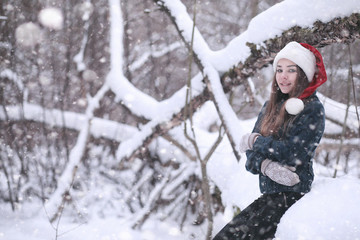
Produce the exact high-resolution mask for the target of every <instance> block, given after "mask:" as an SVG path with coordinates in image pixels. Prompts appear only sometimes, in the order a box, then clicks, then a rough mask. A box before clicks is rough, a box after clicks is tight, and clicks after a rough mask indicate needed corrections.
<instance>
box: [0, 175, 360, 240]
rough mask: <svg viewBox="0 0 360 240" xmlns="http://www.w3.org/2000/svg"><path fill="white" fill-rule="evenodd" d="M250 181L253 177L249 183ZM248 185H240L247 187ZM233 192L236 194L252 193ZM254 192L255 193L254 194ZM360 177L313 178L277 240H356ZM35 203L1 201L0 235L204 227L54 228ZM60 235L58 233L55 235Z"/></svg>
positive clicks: (146, 236) (200, 231) (75, 235)
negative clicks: (38, 212)
mask: <svg viewBox="0 0 360 240" xmlns="http://www.w3.org/2000/svg"><path fill="white" fill-rule="evenodd" d="M248 183H249V185H250V186H251V185H253V184H254V183H253V182H248ZM245 185H247V184H243V186H245ZM243 193H244V192H241V191H239V192H236V193H235V194H234V196H235V197H234V199H235V198H236V197H237V198H238V199H240V198H241V196H242V197H243V199H248V200H251V199H250V198H249V196H252V195H251V194H250V195H245V194H243ZM253 196H254V195H253ZM359 199H360V181H359V180H358V179H355V178H349V177H343V178H337V179H332V178H319V177H318V178H317V180H316V181H315V182H314V185H313V189H312V191H311V192H310V193H309V194H307V195H306V196H304V197H303V198H302V199H301V200H300V201H299V202H297V203H296V204H295V205H294V206H293V207H291V208H290V209H289V210H288V212H287V213H286V214H285V215H284V217H283V218H282V220H281V222H280V225H279V227H278V231H277V234H276V239H278V240H284V239H285V240H292V239H294V240H307V239H309V240H337V239H339V240H346V239H348V240H356V239H360V207H359ZM38 208H39V206H23V207H22V208H21V210H20V211H18V212H16V213H13V212H12V211H11V209H10V206H9V205H0V212H1V219H0V239H4V240H23V239H27V240H49V239H62V240H74V239H87V240H162V239H164V240H180V239H181V240H184V239H204V236H205V232H206V231H205V226H200V227H199V226H197V227H196V226H192V225H191V224H190V223H189V224H188V225H187V226H185V227H184V229H183V231H182V232H180V230H179V227H178V225H176V224H175V223H171V222H168V221H167V222H160V221H157V220H149V221H147V222H146V223H145V225H144V226H143V228H142V229H141V231H138V230H133V229H131V227H130V226H128V225H127V224H126V223H125V222H124V219H121V218H116V217H110V218H109V217H108V218H100V217H98V216H95V215H93V216H92V217H91V218H90V219H88V222H87V223H83V224H81V223H78V222H74V221H73V220H72V218H71V217H68V216H64V217H63V218H62V219H61V221H60V224H59V227H58V233H56V230H55V228H54V227H53V226H52V225H51V224H50V223H49V221H47V219H46V218H43V217H41V216H39V215H33V212H34V211H35V210H36V209H38ZM230 219H231V215H230V214H227V212H225V214H224V215H217V216H216V218H215V229H214V232H217V231H219V230H220V229H221V228H222V226H223V225H224V224H226V223H227V222H228V221H229V220H230ZM56 234H58V238H56V236H57V235H56Z"/></svg>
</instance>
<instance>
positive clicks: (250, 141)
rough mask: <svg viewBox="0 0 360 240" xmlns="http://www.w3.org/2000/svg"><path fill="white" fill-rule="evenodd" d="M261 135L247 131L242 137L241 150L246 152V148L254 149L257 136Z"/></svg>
mask: <svg viewBox="0 0 360 240" xmlns="http://www.w3.org/2000/svg"><path fill="white" fill-rule="evenodd" d="M258 136H261V134H259V133H247V134H245V135H243V136H242V137H241V141H240V152H246V150H249V149H252V147H253V145H254V142H255V140H256V137H258Z"/></svg>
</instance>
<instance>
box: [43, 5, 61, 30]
mask: <svg viewBox="0 0 360 240" xmlns="http://www.w3.org/2000/svg"><path fill="white" fill-rule="evenodd" d="M63 20H64V18H63V15H62V13H61V10H60V9H58V8H45V9H43V10H41V11H40V13H39V21H40V23H41V24H42V25H43V26H45V27H47V28H50V29H53V30H60V29H62V27H63Z"/></svg>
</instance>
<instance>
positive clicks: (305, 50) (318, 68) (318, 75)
mask: <svg viewBox="0 0 360 240" xmlns="http://www.w3.org/2000/svg"><path fill="white" fill-rule="evenodd" d="M282 58H286V59H288V60H290V61H293V62H294V63H296V65H298V66H299V67H300V68H301V69H302V70H303V71H304V72H305V75H306V77H307V79H308V81H309V85H308V87H307V88H306V89H305V90H304V91H303V93H302V94H301V95H300V96H299V98H290V99H288V100H287V101H286V103H285V108H286V111H287V112H288V113H289V114H291V115H296V114H298V113H300V112H301V111H302V110H303V109H304V103H303V101H302V100H303V99H305V98H307V97H309V96H311V95H312V94H313V93H314V92H315V91H316V89H317V88H318V87H319V86H320V85H322V84H323V83H324V82H326V80H327V76H326V71H325V66H324V62H323V59H322V56H321V54H320V52H319V51H318V50H317V49H316V48H314V47H313V46H311V45H309V44H307V43H297V42H290V43H288V44H287V45H286V46H285V47H284V48H283V49H282V50H280V52H279V53H278V54H277V55H276V57H275V59H274V63H273V69H274V72H275V71H276V66H277V63H278V61H279V60H280V59H282Z"/></svg>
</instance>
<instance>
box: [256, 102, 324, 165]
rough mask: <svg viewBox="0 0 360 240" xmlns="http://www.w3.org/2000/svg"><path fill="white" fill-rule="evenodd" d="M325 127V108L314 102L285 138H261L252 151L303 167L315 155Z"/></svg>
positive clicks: (308, 105) (291, 127)
mask: <svg viewBox="0 0 360 240" xmlns="http://www.w3.org/2000/svg"><path fill="white" fill-rule="evenodd" d="M324 127H325V113H324V108H323V106H322V104H321V103H320V102H319V101H313V102H310V103H308V104H307V105H306V106H305V109H304V110H303V111H302V112H301V113H300V114H299V116H297V117H296V119H295V120H294V121H293V123H292V125H291V126H289V129H288V132H287V133H286V135H285V137H283V138H282V139H281V140H279V139H275V138H274V137H272V136H269V137H264V136H259V137H258V138H257V140H256V141H255V143H254V145H253V149H252V150H253V151H254V152H256V153H258V154H261V155H263V157H264V158H269V159H271V160H275V161H278V162H280V163H281V164H286V165H289V166H297V165H301V164H302V163H303V161H306V160H308V159H310V158H311V157H312V155H313V154H314V151H315V148H316V146H317V144H318V143H319V141H320V139H321V137H322V135H323V132H324ZM261 155H260V156H261ZM255 158H258V157H255Z"/></svg>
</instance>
